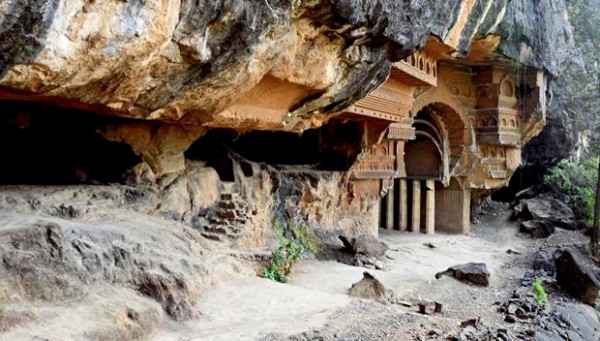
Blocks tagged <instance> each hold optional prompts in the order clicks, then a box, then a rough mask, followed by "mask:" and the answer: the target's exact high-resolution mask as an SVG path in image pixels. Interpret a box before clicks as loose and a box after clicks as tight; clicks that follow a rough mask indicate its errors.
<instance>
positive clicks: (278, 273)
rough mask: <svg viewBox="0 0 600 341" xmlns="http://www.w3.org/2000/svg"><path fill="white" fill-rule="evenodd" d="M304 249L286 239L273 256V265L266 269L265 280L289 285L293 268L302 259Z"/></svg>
mask: <svg viewBox="0 0 600 341" xmlns="http://www.w3.org/2000/svg"><path fill="white" fill-rule="evenodd" d="M303 253H304V248H303V247H302V245H299V244H297V243H296V242H294V241H293V240H290V239H287V238H285V237H284V240H282V244H281V245H280V246H279V247H278V248H277V250H275V251H273V253H272V254H271V257H272V260H271V264H270V265H269V266H268V267H267V268H266V269H265V278H268V279H272V280H274V281H277V282H280V283H287V281H288V280H289V278H288V276H289V274H290V272H292V267H293V266H294V265H295V264H296V263H298V262H299V261H300V260H301V259H302V254H303Z"/></svg>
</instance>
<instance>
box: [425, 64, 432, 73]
mask: <svg viewBox="0 0 600 341" xmlns="http://www.w3.org/2000/svg"><path fill="white" fill-rule="evenodd" d="M425 67H426V71H425V72H426V73H427V74H431V63H430V62H429V61H427V64H426V66H425Z"/></svg>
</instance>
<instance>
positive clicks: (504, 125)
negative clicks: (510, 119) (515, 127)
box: [502, 118, 506, 127]
mask: <svg viewBox="0 0 600 341" xmlns="http://www.w3.org/2000/svg"><path fill="white" fill-rule="evenodd" d="M502 126H503V127H506V119H505V118H503V119H502Z"/></svg>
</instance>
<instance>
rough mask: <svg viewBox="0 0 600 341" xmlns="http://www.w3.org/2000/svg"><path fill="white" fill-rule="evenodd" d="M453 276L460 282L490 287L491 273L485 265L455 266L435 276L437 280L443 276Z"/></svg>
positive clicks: (468, 264)
mask: <svg viewBox="0 0 600 341" xmlns="http://www.w3.org/2000/svg"><path fill="white" fill-rule="evenodd" d="M444 275H447V276H452V277H454V278H456V279H458V280H459V281H463V282H467V283H471V284H475V285H479V286H485V287H487V286H488V285H490V282H489V281H490V272H489V271H488V270H487V267H486V265H485V264H484V263H467V264H461V265H455V266H453V267H450V268H448V270H446V271H442V272H438V273H437V274H435V278H436V279H440V278H441V277H442V276H444Z"/></svg>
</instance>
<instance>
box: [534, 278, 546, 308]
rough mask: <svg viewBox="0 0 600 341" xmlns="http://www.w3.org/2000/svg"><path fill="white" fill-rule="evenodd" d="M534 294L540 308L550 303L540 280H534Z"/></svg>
mask: <svg viewBox="0 0 600 341" xmlns="http://www.w3.org/2000/svg"><path fill="white" fill-rule="evenodd" d="M533 293H534V294H535V301H536V303H537V306H538V308H539V307H542V306H543V305H544V304H546V302H547V301H548V294H546V291H545V290H544V287H543V286H542V280H541V279H540V278H536V279H534V280H533Z"/></svg>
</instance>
